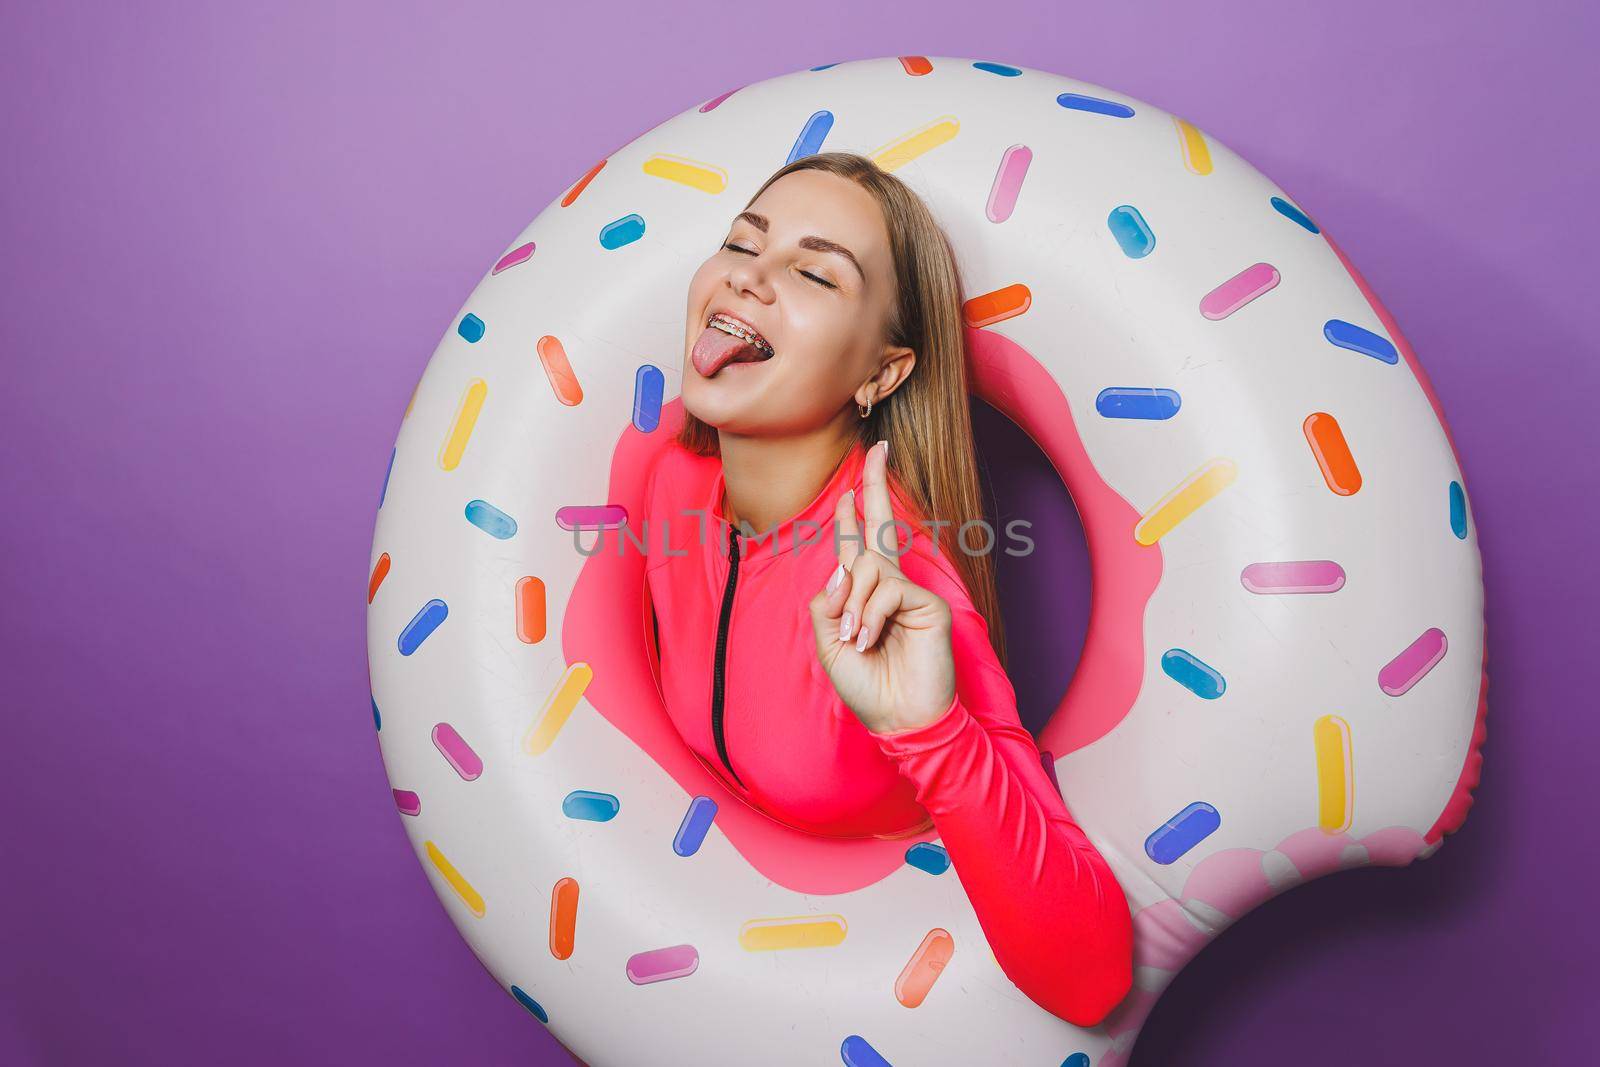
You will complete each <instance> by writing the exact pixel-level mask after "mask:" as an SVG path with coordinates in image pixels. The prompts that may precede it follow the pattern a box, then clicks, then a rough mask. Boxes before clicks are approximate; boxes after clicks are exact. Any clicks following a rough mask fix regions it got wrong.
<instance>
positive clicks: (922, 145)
mask: <svg viewBox="0 0 1600 1067" xmlns="http://www.w3.org/2000/svg"><path fill="white" fill-rule="evenodd" d="M960 130H961V123H960V121H959V120H957V118H956V117H955V116H954V115H941V116H940V117H939V118H936V119H934V120H933V121H932V122H930V123H928V124H927V125H926V126H923V127H921V128H919V129H916V130H913V131H911V132H910V133H908V134H906V135H904V136H903V137H897V138H895V139H894V140H893V141H890V142H889V143H888V144H886V145H884V146H883V147H882V148H879V149H878V150H877V151H875V152H873V153H872V157H871V158H872V161H873V162H874V163H876V164H877V165H878V169H879V170H886V171H895V170H898V169H899V168H901V167H903V166H905V165H906V164H907V163H910V162H911V161H912V160H914V159H917V158H919V157H921V156H924V155H926V154H927V153H929V152H931V151H933V150H934V149H935V148H938V147H939V146H940V145H942V144H944V143H945V142H946V141H948V140H950V139H951V138H953V137H955V135H956V134H957V133H958V132H959V131H960Z"/></svg>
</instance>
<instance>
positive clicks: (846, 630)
mask: <svg viewBox="0 0 1600 1067" xmlns="http://www.w3.org/2000/svg"><path fill="white" fill-rule="evenodd" d="M839 640H841V641H848V640H850V613H849V612H848V611H847V612H845V613H844V618H842V619H840V620H839Z"/></svg>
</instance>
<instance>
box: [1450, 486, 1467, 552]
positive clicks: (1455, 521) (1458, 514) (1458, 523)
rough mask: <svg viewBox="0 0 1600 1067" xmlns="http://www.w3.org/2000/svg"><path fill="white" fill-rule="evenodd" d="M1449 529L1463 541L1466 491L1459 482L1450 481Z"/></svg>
mask: <svg viewBox="0 0 1600 1067" xmlns="http://www.w3.org/2000/svg"><path fill="white" fill-rule="evenodd" d="M1450 531H1451V532H1452V533H1454V534H1455V535H1456V536H1457V537H1459V538H1461V540H1463V541H1465V540H1466V539H1467V491H1466V490H1465V489H1463V488H1461V483H1460V482H1451V483H1450Z"/></svg>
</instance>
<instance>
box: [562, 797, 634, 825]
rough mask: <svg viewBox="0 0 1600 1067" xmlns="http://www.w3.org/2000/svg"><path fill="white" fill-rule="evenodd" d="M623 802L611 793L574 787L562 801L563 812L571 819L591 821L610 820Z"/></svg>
mask: <svg viewBox="0 0 1600 1067" xmlns="http://www.w3.org/2000/svg"><path fill="white" fill-rule="evenodd" d="M621 807H622V804H621V803H620V802H619V801H618V800H617V798H616V797H614V796H612V795H611V794H610V793H595V792H591V791H590V790H587V789H574V790H573V791H572V792H570V793H568V794H567V797H566V799H565V800H563V801H562V802H561V814H563V815H565V816H566V817H567V818H569V819H586V820H588V821H589V822H610V821H611V820H612V819H614V818H615V817H616V814H617V812H618V811H619V810H620V809H621Z"/></svg>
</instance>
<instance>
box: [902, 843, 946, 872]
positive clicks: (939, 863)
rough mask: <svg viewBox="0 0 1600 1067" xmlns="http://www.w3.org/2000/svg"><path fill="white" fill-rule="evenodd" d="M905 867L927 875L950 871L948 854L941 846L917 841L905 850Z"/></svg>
mask: <svg viewBox="0 0 1600 1067" xmlns="http://www.w3.org/2000/svg"><path fill="white" fill-rule="evenodd" d="M906 866H908V867H915V868H916V869H917V870H919V871H927V872H928V873H929V874H943V873H944V872H945V871H948V870H949V869H950V853H948V852H946V851H945V850H944V846H943V845H936V844H934V843H933V842H932V841H918V842H917V843H916V844H914V845H912V846H911V847H910V848H908V849H906Z"/></svg>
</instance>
